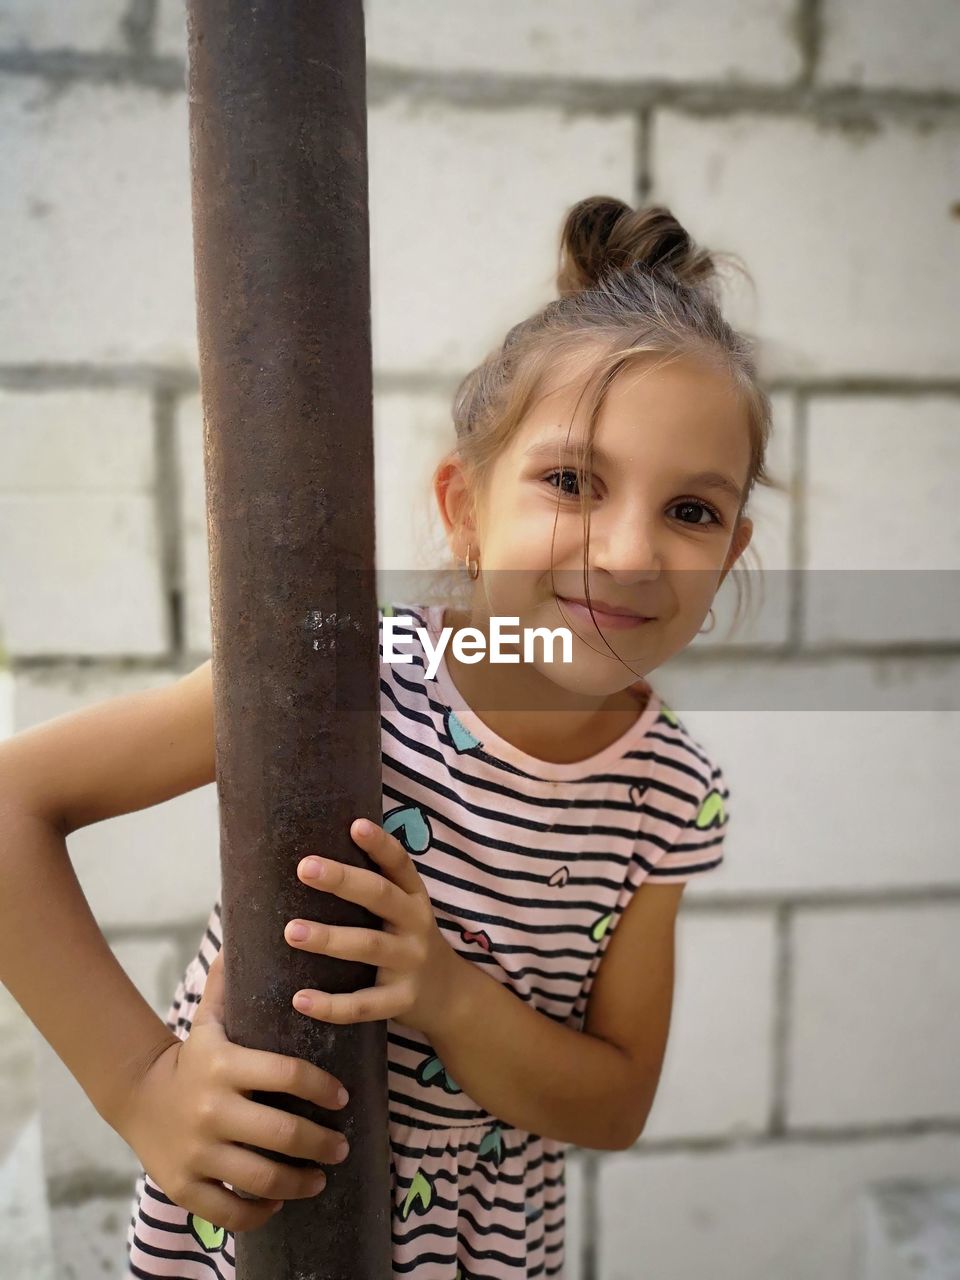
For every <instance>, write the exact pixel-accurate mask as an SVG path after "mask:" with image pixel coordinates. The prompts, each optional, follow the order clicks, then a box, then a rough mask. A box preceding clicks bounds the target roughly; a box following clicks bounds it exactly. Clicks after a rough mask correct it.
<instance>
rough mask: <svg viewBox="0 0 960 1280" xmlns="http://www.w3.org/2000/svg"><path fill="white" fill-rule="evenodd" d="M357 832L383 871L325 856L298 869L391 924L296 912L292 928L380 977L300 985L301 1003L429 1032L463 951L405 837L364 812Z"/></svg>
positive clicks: (314, 947) (329, 1018) (333, 1018)
mask: <svg viewBox="0 0 960 1280" xmlns="http://www.w3.org/2000/svg"><path fill="white" fill-rule="evenodd" d="M350 834H351V836H352V837H353V839H354V840H355V841H356V842H357V844H358V845H360V847H361V848H362V849H363V850H364V851H365V852H366V853H368V854H369V855H370V857H371V858H372V859H373V860H374V862H376V863H377V864H378V865H379V866H380V867H381V868H382V869H383V872H384V874H383V875H377V873H376V872H375V871H366V870H364V869H363V868H362V867H351V866H347V865H345V864H343V863H340V862H331V861H329V860H327V859H324V858H319V859H318V858H304V859H303V861H302V862H301V863H300V865H299V866H298V868H297V874H298V875H299V877H300V879H301V880H302V881H303V882H304V884H308V885H310V886H311V887H312V888H314V889H320V890H323V891H324V892H326V893H335V894H336V895H337V897H339V898H344V899H345V900H346V901H348V902H356V903H358V904H359V905H360V906H362V907H366V908H367V909H368V910H369V911H372V912H373V914H374V915H377V916H380V918H381V919H382V920H383V922H384V927H383V929H382V930H379V929H357V928H347V927H345V926H337V925H326V924H320V923H318V922H317V921H315V920H291V921H290V923H289V924H288V925H287V927H286V930H285V931H284V936H285V937H286V940H287V941H288V942H289V943H290V945H291V946H294V947H299V948H300V949H301V950H302V951H313V952H316V953H317V954H323V955H328V956H337V957H338V958H339V959H342V960H360V961H362V962H363V963H365V964H371V965H377V966H379V972H378V973H377V985H376V987H366V988H365V989H363V990H361V991H350V992H344V993H342V994H339V995H330V994H328V993H326V992H323V991H299V992H297V994H296V995H295V996H294V998H293V1005H294V1008H296V1009H298V1010H299V1011H300V1012H301V1013H305V1014H307V1016H308V1017H311V1018H316V1019H317V1020H318V1021H321V1022H335V1023H341V1024H345V1023H353V1022H376V1021H378V1020H380V1019H386V1018H393V1019H394V1020H395V1021H397V1022H399V1023H402V1024H403V1025H404V1026H407V1027H412V1028H413V1029H414V1030H416V1031H423V1032H424V1033H425V1034H427V1035H429V1034H430V1030H431V1027H434V1026H436V1025H437V1024H438V1022H439V1020H440V1018H441V1017H442V1015H443V1011H444V1007H445V1005H447V1004H448V1001H449V999H450V996H451V994H452V991H453V986H454V984H455V981H456V971H457V968H458V966H459V965H460V964H462V963H463V958H462V957H461V956H460V955H458V954H457V952H456V951H454V949H453V948H452V947H451V946H450V945H449V943H448V942H447V941H446V939H445V938H444V937H443V935H442V934H441V932H440V929H439V927H438V925H437V922H436V919H435V918H434V914H433V904H432V903H431V901H430V895H429V894H428V893H427V890H426V888H425V887H424V884H423V881H422V880H421V879H420V874H419V872H418V871H417V869H416V867H415V866H414V865H413V861H412V859H411V857H410V855H409V854H408V853H407V851H406V849H404V847H403V845H402V844H401V843H400V841H399V840H397V839H396V837H395V836H392V835H389V834H388V833H387V832H386V831H384V829H383V827H381V826H378V825H377V824H376V823H375V822H369V823H368V822H366V820H365V819H362V818H358V819H357V820H356V822H354V823H353V824H352V826H351V828H350ZM314 864H316V866H314ZM298 925H299V926H300V927H301V929H302V930H305V936H304V937H303V938H296V937H294V936H293V930H294V929H295V928H296V927H297V926H298Z"/></svg>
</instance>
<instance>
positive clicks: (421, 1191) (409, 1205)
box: [400, 1123, 503, 1222]
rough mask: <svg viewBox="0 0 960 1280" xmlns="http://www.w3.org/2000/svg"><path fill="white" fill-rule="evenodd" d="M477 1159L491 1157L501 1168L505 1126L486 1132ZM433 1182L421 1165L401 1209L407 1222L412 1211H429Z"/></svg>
mask: <svg viewBox="0 0 960 1280" xmlns="http://www.w3.org/2000/svg"><path fill="white" fill-rule="evenodd" d="M477 1159H478V1160H486V1159H490V1160H491V1162H492V1163H493V1164H495V1165H497V1167H498V1168H499V1166H500V1162H501V1160H502V1159H503V1126H502V1125H501V1124H499V1123H498V1124H495V1125H494V1126H493V1128H492V1129H491V1130H490V1132H489V1133H487V1134H484V1137H483V1140H482V1141H481V1143H480V1146H479V1147H478V1148H477ZM433 1195H434V1191H433V1183H432V1182H431V1181H430V1179H429V1178H428V1177H427V1175H426V1174H425V1173H424V1172H423V1167H422V1166H421V1167H420V1168H419V1169H418V1170H417V1172H416V1174H415V1175H414V1178H413V1181H412V1182H411V1183H410V1190H409V1191H408V1192H407V1195H406V1199H405V1200H404V1202H403V1205H402V1207H401V1209H400V1218H401V1220H402V1221H404V1222H406V1220H407V1218H409V1216H410V1214H411V1213H421V1214H422V1213H427V1212H428V1211H429V1209H430V1206H431V1205H432V1204H433Z"/></svg>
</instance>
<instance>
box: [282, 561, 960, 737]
mask: <svg viewBox="0 0 960 1280" xmlns="http://www.w3.org/2000/svg"><path fill="white" fill-rule="evenodd" d="M362 577H363V575H362V574H361V573H360V572H359V571H357V573H356V574H354V573H353V572H352V571H351V572H349V573H346V574H343V573H338V575H337V598H338V600H342V601H349V600H357V599H358V598H359V597H358V595H357V594H356V593H357V591H358V588H359V583H360V581H361V578H362ZM717 578H718V575H717V572H716V571H714V570H710V571H706V570H699V569H688V570H671V571H670V572H669V573H657V572H651V571H649V570H642V571H641V570H638V571H637V572H635V573H631V572H627V571H625V570H623V569H622V568H618V569H617V571H616V573H615V574H614V573H606V574H598V575H597V577H596V580H595V581H594V580H591V581H590V594H591V598H592V600H593V604H594V610H595V612H596V613H597V621H598V622H599V623H600V627H601V629H600V631H598V630H597V627H596V626H595V625H594V624H593V622H591V620H590V619H589V617H588V616H585V615H584V614H582V613H579V612H577V611H576V610H575V609H573V608H571V607H570V604H569V603H568V602H570V601H572V600H576V599H583V598H585V595H586V592H585V591H584V583H583V577H582V573H578V572H577V570H576V569H567V570H565V571H564V572H559V571H558V572H557V573H556V574H555V576H554V580H553V582H551V578H550V574H549V572H544V571H543V570H542V569H539V568H533V569H530V570H522V569H486V570H484V572H483V574H482V576H481V577H480V578H479V579H478V580H477V581H473V580H471V579H470V578H469V576H468V575H467V573H466V570H465V569H463V568H462V567H461V568H457V569H450V570H429V571H427V570H393V569H391V570H379V571H378V572H377V573H376V575H375V596H376V600H377V602H378V604H379V605H380V606H381V607H383V608H385V609H387V610H388V611H390V612H392V613H393V614H399V613H401V612H402V611H403V610H404V609H407V610H410V611H411V612H410V614H409V616H410V617H411V618H412V619H413V621H412V624H411V625H410V626H408V627H407V628H405V630H406V632H407V635H408V643H407V644H406V645H404V646H401V648H402V649H403V651H405V652H411V653H415V654H416V655H417V658H418V661H421V662H422V661H423V660H424V658H426V659H427V661H429V659H430V653H431V649H432V650H433V651H434V652H436V651H437V650H440V652H441V656H440V659H439V661H442V663H443V665H444V666H445V668H446V671H447V673H448V674H449V675H450V677H451V679H453V681H454V683H455V684H456V683H457V680H456V672H457V670H461V671H462V670H463V667H462V664H463V663H469V664H470V665H471V666H475V667H479V668H481V669H482V670H481V672H480V673H479V674H476V675H473V676H471V678H470V691H471V697H470V698H469V699H468V701H469V704H470V705H471V706H472V708H473V709H474V710H475V711H476V712H477V714H479V715H482V714H483V712H484V711H485V710H496V711H506V710H511V711H524V710H527V711H532V710H535V709H537V710H542V709H544V707H545V705H546V704H547V703H551V698H552V699H553V700H554V701H553V703H551V705H556V707H557V708H558V709H570V708H571V706H572V705H573V704H574V703H578V702H581V701H582V702H583V703H585V702H586V700H587V696H586V695H583V694H578V693H577V692H575V691H576V690H577V688H578V686H577V682H576V679H575V678H574V679H572V678H571V675H572V673H576V672H577V671H583V670H586V671H588V672H589V673H590V680H591V693H590V694H589V698H590V699H592V700H593V702H595V704H596V705H597V706H600V705H601V704H602V702H603V700H604V698H605V697H609V696H611V695H615V694H616V693H617V692H618V691H620V690H622V689H624V688H626V687H627V686H629V685H631V684H636V683H639V682H643V681H647V682H648V683H649V684H650V685H651V686H652V687H653V688H654V689H656V690H657V692H658V693H660V694H661V696H662V697H664V698H665V700H668V701H669V702H670V705H671V706H672V707H673V708H674V710H676V711H678V712H682V711H683V710H685V709H686V710H717V711H719V710H724V711H733V710H739V711H854V710H856V711H946V710H956V709H958V708H960V570H952V569H930V570H859V569H857V570H835V569H826V570H824V569H817V570H793V569H789V570H772V569H765V570H762V571H760V570H751V569H739V570H737V571H736V572H735V573H732V574H729V575H728V576H727V578H726V579H725V580H724V582H723V583H722V585H721V586H720V588H719V590H718V589H717ZM737 581H739V584H740V590H741V597H742V607H741V609H740V611H739V615H737V600H738V594H737V585H736V584H737ZM557 597H559V598H560V599H559V601H558V600H557ZM603 603H607V604H610V605H612V606H614V607H616V608H619V609H623V610H628V611H634V612H636V613H641V614H643V615H644V616H645V617H647V618H648V619H649V621H645V622H643V623H641V624H639V625H633V626H630V627H625V628H624V627H613V626H611V625H610V624H609V622H608V620H607V619H606V618H605V617H602V616H601V614H600V612H599V610H600V607H601V605H602V604H603ZM711 606H712V612H707V610H708V608H709V607H711ZM428 608H432V609H433V613H432V614H430V615H429V616H430V617H431V618H432V619H434V620H436V621H440V620H442V625H443V626H444V627H446V628H450V631H449V634H448V635H447V636H446V637H444V636H442V635H432V634H430V633H429V632H428V633H427V634H426V635H423V636H419V637H416V636H415V633H416V632H417V630H418V628H420V627H421V624H423V623H424V622H425V621H426V618H427V616H428V615H427V614H426V610H427V609H428ZM494 609H495V612H494ZM309 617H310V615H309V614H308V622H307V624H306V630H307V631H308V633H312V634H314V636H317V635H318V634H320V633H324V634H325V635H326V641H325V644H323V645H317V644H315V645H314V647H315V649H316V650H317V652H318V656H321V655H322V653H323V651H326V652H327V653H328V654H330V653H331V652H332V649H331V648H330V645H331V642H333V645H334V647H335V644H336V640H335V637H342V636H345V635H347V634H349V632H350V629H351V628H350V626H349V619H348V618H347V617H346V616H345V615H343V616H341V617H340V619H339V624H338V625H336V626H333V621H334V620H333V619H328V620H327V625H326V629H325V632H324V628H323V626H322V625H321V626H320V627H319V628H318V626H317V619H316V617H315V616H314V617H313V620H312V624H311V622H310V621H309ZM495 618H499V619H500V623H499V638H500V640H501V644H500V648H499V651H497V650H496V647H495V646H494V645H493V643H492V641H493V639H494V635H495V633H496V631H497V628H496V627H495V626H492V622H493V619H495ZM509 619H513V621H508V620H509ZM452 623H453V624H456V625H451V624H452ZM711 624H712V625H711ZM469 626H473V627H475V628H477V630H475V631H473V632H465V631H464V628H465V627H469ZM311 628H312V632H311ZM533 628H545V629H547V630H551V629H553V630H555V629H557V628H567V629H569V631H570V633H571V635H570V646H571V647H570V649H569V650H564V648H563V647H562V645H561V643H559V641H557V642H555V644H554V647H553V650H552V652H553V655H554V657H553V661H554V662H561V663H562V659H563V654H564V653H565V652H569V653H570V656H571V659H572V661H571V662H570V663H569V664H565V666H566V669H565V671H564V672H562V673H561V674H560V675H559V676H558V680H557V682H556V684H554V683H553V682H551V681H549V679H548V677H547V675H546V673H547V672H548V671H549V670H550V667H551V665H552V664H551V662H550V660H549V659H548V658H547V656H546V655H547V653H548V652H550V649H549V647H548V646H547V645H546V642H545V639H544V638H543V637H542V636H537V635H536V634H535V633H534V632H533V630H532V629H533ZM525 629H529V630H530V638H529V643H530V644H531V645H533V646H535V647H534V648H532V649H531V648H527V649H525V647H524V643H525V639H526V637H525V636H524V634H523V633H524V630H525ZM698 629H699V631H698ZM701 631H702V632H703V633H702V634H701V633H699V632H701ZM458 633H460V635H459V638H458ZM510 637H513V640H512V643H511V641H510ZM478 638H479V639H482V640H483V641H484V642H485V643H483V644H479V643H478ZM608 646H609V647H608ZM611 650H612V652H611ZM498 652H499V656H500V657H501V658H502V657H503V656H504V655H513V656H510V657H508V659H507V660H508V661H509V663H510V670H509V672H505V665H504V664H502V663H501V664H497V663H496V662H495V657H496V655H497V653H498ZM531 653H532V654H534V655H535V661H530V660H529V658H527V657H525V654H531ZM478 655H479V656H478ZM436 661H437V660H436V659H435V664H436ZM583 664H586V666H584V665H583ZM495 666H496V670H494V667H495ZM598 672H600V673H602V676H603V679H602V680H601V682H600V685H599V686H598V684H597V673H598ZM468 675H469V673H468ZM607 677H609V678H607ZM551 686H553V689H552V693H551ZM598 688H599V692H597V690H598Z"/></svg>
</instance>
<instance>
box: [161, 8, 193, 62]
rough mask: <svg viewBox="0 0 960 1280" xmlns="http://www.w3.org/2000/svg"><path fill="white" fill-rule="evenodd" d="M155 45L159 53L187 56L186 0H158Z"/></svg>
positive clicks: (180, 56)
mask: <svg viewBox="0 0 960 1280" xmlns="http://www.w3.org/2000/svg"><path fill="white" fill-rule="evenodd" d="M156 24H157V27H156V33H155V35H154V45H155V48H156V51H157V53H160V54H165V55H166V56H168V57H173V58H183V60H184V62H186V58H187V5H186V0H158V4H157V16H156Z"/></svg>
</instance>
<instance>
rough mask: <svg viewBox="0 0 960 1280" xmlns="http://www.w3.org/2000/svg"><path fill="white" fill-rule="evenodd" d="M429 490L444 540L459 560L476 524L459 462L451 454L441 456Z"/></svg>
mask: <svg viewBox="0 0 960 1280" xmlns="http://www.w3.org/2000/svg"><path fill="white" fill-rule="evenodd" d="M433 491H434V495H435V497H436V499H437V506H438V508H439V510H440V518H441V519H442V520H443V527H444V529H445V530H446V534H447V542H448V543H449V544H450V549H451V551H452V552H453V554H454V555H455V556H457V558H458V559H461V560H462V559H463V557H464V555H466V544H467V542H468V541H469V540H470V539H471V538H473V539H474V540H476V527H475V524H474V520H473V503H472V501H471V495H470V491H469V488H468V486H467V479H466V475H465V473H464V470H463V465H462V464H461V463H460V462H459V461H458V460H457V459H456V458H455V457H451V458H447V459H445V460H444V461H443V462H442V463H441V464H440V466H439V467H438V468H437V470H436V474H435V475H434V479H433ZM461 542H462V543H463V548H462V550H461V548H460V543H461Z"/></svg>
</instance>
